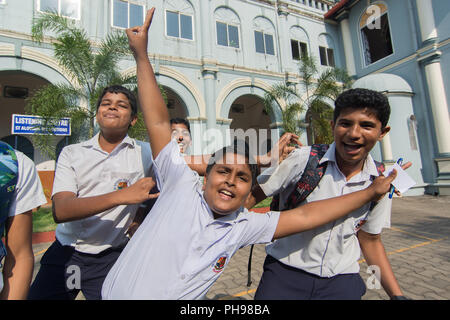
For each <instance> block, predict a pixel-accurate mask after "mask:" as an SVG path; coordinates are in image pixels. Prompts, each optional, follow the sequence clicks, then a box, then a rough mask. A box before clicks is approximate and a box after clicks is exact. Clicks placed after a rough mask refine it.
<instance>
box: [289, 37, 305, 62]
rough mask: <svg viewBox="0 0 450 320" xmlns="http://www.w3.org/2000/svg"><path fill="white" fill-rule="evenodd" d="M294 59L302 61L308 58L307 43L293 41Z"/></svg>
mask: <svg viewBox="0 0 450 320" xmlns="http://www.w3.org/2000/svg"><path fill="white" fill-rule="evenodd" d="M291 50H292V59H294V60H300V59H301V58H303V57H306V56H308V49H307V46H306V43H304V42H301V41H297V40H292V39H291Z"/></svg>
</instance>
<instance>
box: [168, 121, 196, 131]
mask: <svg viewBox="0 0 450 320" xmlns="http://www.w3.org/2000/svg"><path fill="white" fill-rule="evenodd" d="M170 124H171V125H172V124H184V125H185V126H186V128H187V129H188V131H189V133H191V126H190V125H189V121H187V120H186V119H183V118H172V119H170Z"/></svg>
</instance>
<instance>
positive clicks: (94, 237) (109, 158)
mask: <svg viewBox="0 0 450 320" xmlns="http://www.w3.org/2000/svg"><path fill="white" fill-rule="evenodd" d="M98 138H99V134H97V135H95V136H94V137H93V138H92V139H90V140H88V141H85V142H81V143H78V144H72V145H68V146H66V147H64V148H63V150H62V151H61V154H60V155H59V158H58V162H57V166H56V171H55V180H54V183H53V193H52V196H53V195H55V194H56V193H58V192H62V191H69V192H73V193H75V194H76V195H77V197H80V198H85V197H92V196H98V195H102V194H106V193H109V192H113V191H116V190H118V189H121V188H123V187H125V186H130V185H132V184H134V183H135V182H136V181H138V180H139V179H141V178H143V177H149V176H150V177H153V178H154V174H153V165H152V163H153V162H152V155H151V150H150V145H149V143H147V142H142V141H138V140H135V139H132V138H130V137H129V136H126V137H125V138H124V139H123V140H122V142H121V143H120V144H119V145H118V146H116V148H115V149H114V150H113V151H112V152H111V153H108V152H106V151H104V150H102V148H101V147H100V145H99V144H98ZM138 207H139V204H135V205H119V206H117V207H114V208H111V209H109V210H106V211H104V212H101V213H98V214H96V215H94V216H91V217H88V218H84V219H80V220H75V221H70V222H65V223H60V224H58V226H57V227H56V238H57V239H58V241H59V242H61V244H62V245H65V246H72V247H74V248H75V250H77V251H79V252H84V253H91V254H97V253H100V252H102V251H104V250H106V249H108V248H111V247H113V248H116V247H120V246H123V245H124V244H125V243H126V242H127V239H128V238H127V237H126V232H127V230H128V227H129V226H130V224H131V222H132V221H133V219H134V217H135V214H136V211H137V209H138Z"/></svg>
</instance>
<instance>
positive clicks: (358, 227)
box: [355, 219, 367, 232]
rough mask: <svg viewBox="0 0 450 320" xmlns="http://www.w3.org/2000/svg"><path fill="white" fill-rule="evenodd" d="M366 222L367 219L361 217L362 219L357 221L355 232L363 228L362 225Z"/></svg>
mask: <svg viewBox="0 0 450 320" xmlns="http://www.w3.org/2000/svg"><path fill="white" fill-rule="evenodd" d="M366 222H367V220H365V219H361V220H359V221H358V222H356V224H355V232H358V231H359V230H360V229H361V227H362V226H363V225H364V224H365V223H366Z"/></svg>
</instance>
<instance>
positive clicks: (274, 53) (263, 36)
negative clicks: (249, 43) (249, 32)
mask: <svg viewBox="0 0 450 320" xmlns="http://www.w3.org/2000/svg"><path fill="white" fill-rule="evenodd" d="M253 31H254V32H253V35H254V39H255V51H256V53H259V54H264V55H271V56H274V57H275V56H276V50H275V41H274V39H275V36H274V35H273V34H272V33H265V32H264V31H261V30H253ZM257 32H259V33H261V34H262V38H263V45H264V52H259V51H258V50H257V47H256V33H257ZM266 35H267V36H271V37H272V47H273V54H272V53H268V52H267V46H266Z"/></svg>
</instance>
